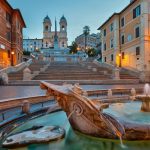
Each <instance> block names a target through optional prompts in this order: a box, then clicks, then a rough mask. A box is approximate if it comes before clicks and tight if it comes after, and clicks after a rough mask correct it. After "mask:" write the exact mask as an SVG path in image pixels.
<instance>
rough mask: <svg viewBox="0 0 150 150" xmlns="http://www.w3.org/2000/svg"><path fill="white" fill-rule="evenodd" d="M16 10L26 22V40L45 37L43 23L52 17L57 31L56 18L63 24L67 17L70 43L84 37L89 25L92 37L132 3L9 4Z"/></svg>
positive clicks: (37, 0)
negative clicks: (99, 28) (107, 21)
mask: <svg viewBox="0 0 150 150" xmlns="http://www.w3.org/2000/svg"><path fill="white" fill-rule="evenodd" d="M8 2H9V3H10V4H11V6H12V7H13V8H19V9H20V10H21V12H22V15H23V18H24V20H25V22H26V26H27V28H26V29H24V38H42V37H43V19H44V17H45V16H46V15H47V14H48V15H49V17H50V19H51V21H52V24H53V25H52V30H54V26H55V25H54V22H55V17H56V18H57V22H59V20H60V18H61V16H62V15H63V14H64V16H65V17H66V19H67V22H68V43H69V44H71V43H72V41H74V40H75V38H76V37H77V36H78V35H80V34H82V32H83V27H84V26H85V25H88V26H89V27H90V30H91V33H98V32H99V31H98V30H97V29H98V27H99V26H100V25H101V24H102V23H103V22H104V21H106V19H108V18H109V17H110V16H111V15H112V14H113V13H114V12H119V11H121V10H122V9H123V8H124V7H125V6H126V5H127V4H129V2H130V0H8ZM58 29H59V26H58Z"/></svg>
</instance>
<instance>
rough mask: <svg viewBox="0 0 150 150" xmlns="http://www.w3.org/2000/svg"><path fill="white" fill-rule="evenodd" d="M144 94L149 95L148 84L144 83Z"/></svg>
mask: <svg viewBox="0 0 150 150" xmlns="http://www.w3.org/2000/svg"><path fill="white" fill-rule="evenodd" d="M144 95H145V96H146V97H149V96H150V85H149V84H145V86H144Z"/></svg>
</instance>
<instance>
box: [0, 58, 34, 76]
mask: <svg viewBox="0 0 150 150" xmlns="http://www.w3.org/2000/svg"><path fill="white" fill-rule="evenodd" d="M31 63H32V59H30V60H28V61H27V62H22V63H20V64H18V65H16V66H11V67H8V68H5V69H2V70H0V74H3V73H7V74H8V73H12V72H18V71H20V70H22V69H23V68H25V67H28V66H29V65H30V64H31Z"/></svg>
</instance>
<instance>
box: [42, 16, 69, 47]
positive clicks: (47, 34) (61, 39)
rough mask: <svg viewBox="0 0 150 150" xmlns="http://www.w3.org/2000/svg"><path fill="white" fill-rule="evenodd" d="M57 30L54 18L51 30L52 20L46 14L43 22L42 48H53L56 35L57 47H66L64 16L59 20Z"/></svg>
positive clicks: (65, 21)
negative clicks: (53, 29)
mask: <svg viewBox="0 0 150 150" xmlns="http://www.w3.org/2000/svg"><path fill="white" fill-rule="evenodd" d="M59 27H60V28H59V31H57V21H56V19H55V31H52V22H51V20H50V18H49V17H48V16H46V17H45V18H44V22H43V48H49V47H50V48H53V47H54V46H55V45H54V43H55V40H56V36H57V37H58V39H57V40H58V47H59V48H67V46H68V38H67V20H66V18H65V17H64V16H62V17H61V19H60V22H59Z"/></svg>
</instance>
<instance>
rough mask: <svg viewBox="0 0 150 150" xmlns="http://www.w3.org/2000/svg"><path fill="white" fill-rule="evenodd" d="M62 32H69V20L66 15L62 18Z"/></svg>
mask: <svg viewBox="0 0 150 150" xmlns="http://www.w3.org/2000/svg"><path fill="white" fill-rule="evenodd" d="M59 24H60V32H67V20H66V18H65V17H64V15H63V16H62V17H61V19H60V22H59Z"/></svg>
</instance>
